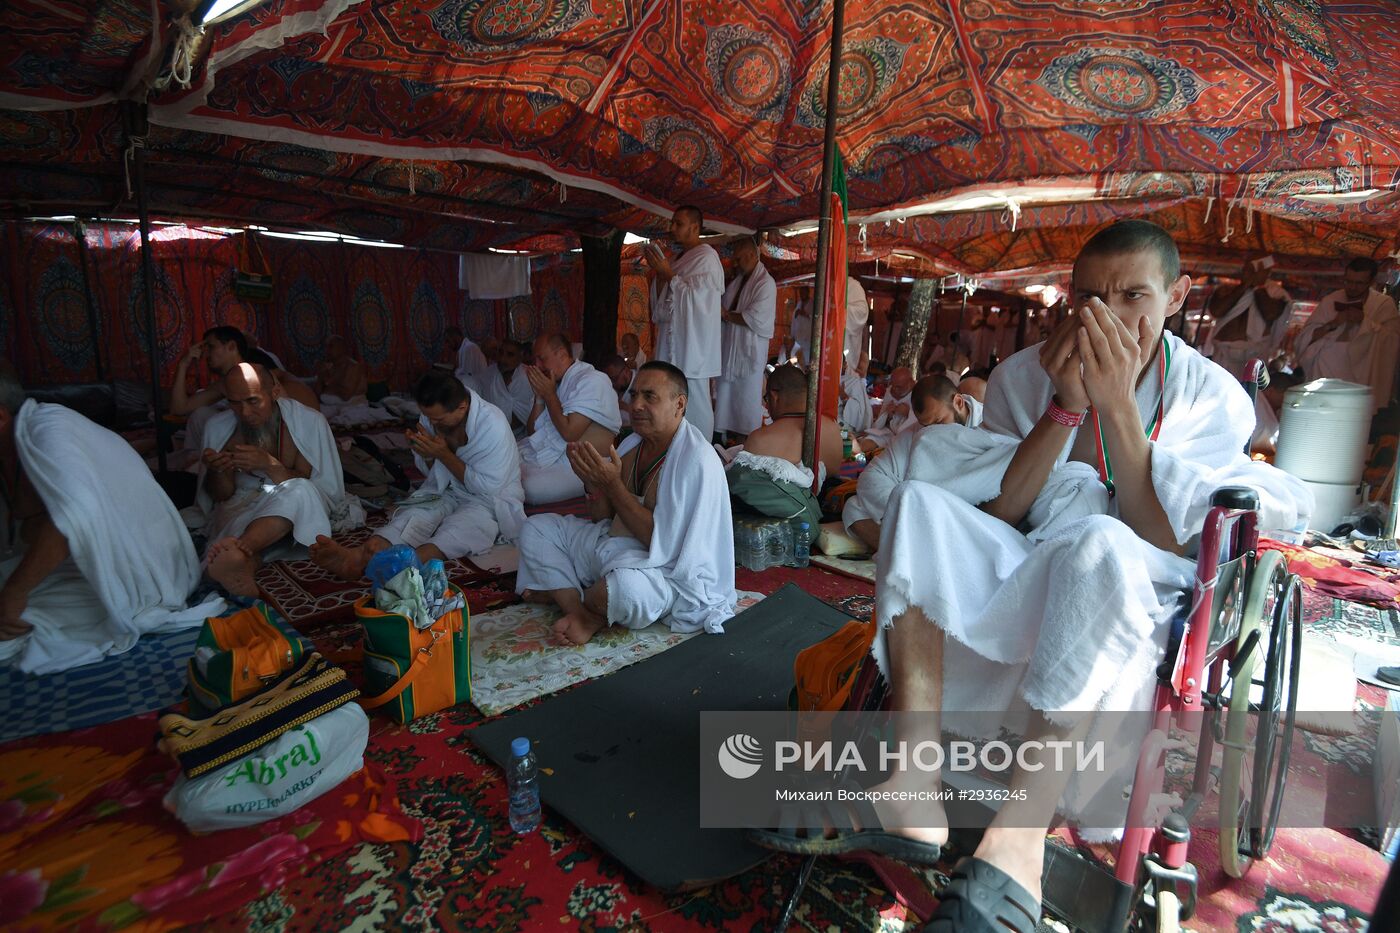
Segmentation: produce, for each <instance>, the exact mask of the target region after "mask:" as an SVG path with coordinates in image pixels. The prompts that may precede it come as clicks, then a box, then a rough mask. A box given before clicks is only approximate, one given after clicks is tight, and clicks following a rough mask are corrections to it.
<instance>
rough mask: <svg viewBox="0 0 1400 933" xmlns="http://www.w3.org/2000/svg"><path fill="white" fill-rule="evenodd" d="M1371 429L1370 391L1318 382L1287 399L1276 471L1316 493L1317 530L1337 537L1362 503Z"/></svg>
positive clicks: (1341, 383) (1336, 381)
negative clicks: (1336, 531)
mask: <svg viewBox="0 0 1400 933" xmlns="http://www.w3.org/2000/svg"><path fill="white" fill-rule="evenodd" d="M1370 429H1371V388H1370V386H1363V385H1357V384H1356V383H1353V382H1345V381H1343V380H1341V379H1318V380H1315V381H1313V382H1309V383H1306V384H1304V385H1300V386H1294V387H1293V388H1291V389H1289V390H1288V393H1287V394H1286V395H1285V396H1284V400H1283V411H1282V412H1280V414H1279V431H1278V453H1277V455H1276V456H1275V458H1274V466H1276V467H1278V468H1279V469H1280V470H1284V471H1286V472H1288V473H1291V474H1293V475H1294V476H1296V477H1298V478H1299V479H1300V480H1302V481H1303V482H1305V483H1307V484H1308V488H1310V489H1311V490H1312V491H1313V495H1314V497H1316V499H1317V508H1316V509H1315V510H1314V511H1313V516H1312V520H1311V521H1310V522H1309V525H1310V526H1311V527H1312V528H1316V529H1318V530H1319V531H1331V530H1332V529H1333V528H1335V527H1336V526H1337V525H1338V524H1340V523H1341V521H1342V519H1344V518H1345V517H1346V516H1347V514H1348V513H1350V512H1351V511H1352V510H1353V509H1354V508H1356V506H1357V505H1358V504H1359V503H1360V501H1361V472H1362V470H1363V469H1364V468H1365V466H1366V449H1367V437H1368V435H1369V432H1370Z"/></svg>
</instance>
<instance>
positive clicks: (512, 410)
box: [480, 366, 535, 431]
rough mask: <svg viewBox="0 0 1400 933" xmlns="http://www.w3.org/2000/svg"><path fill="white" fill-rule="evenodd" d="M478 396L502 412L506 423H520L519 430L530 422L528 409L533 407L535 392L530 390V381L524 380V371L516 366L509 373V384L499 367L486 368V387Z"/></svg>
mask: <svg viewBox="0 0 1400 933" xmlns="http://www.w3.org/2000/svg"><path fill="white" fill-rule="evenodd" d="M480 394H482V395H484V396H486V400H487V401H488V402H490V403H491V404H492V405H495V406H496V407H497V408H499V409H500V410H501V411H502V412H504V413H505V416H506V420H507V421H510V420H511V419H514V420H515V421H518V422H520V424H521V425H522V428H521V429H520V430H522V431H523V430H524V428H523V425H525V424H526V422H528V421H529V420H530V409H532V408H534V407H535V392H534V390H533V389H531V388H530V380H529V379H526V378H525V370H523V369H521V368H520V367H518V366H517V367H516V368H515V371H514V372H513V373H511V380H510V382H506V377H505V374H504V373H502V372H501V368H500V367H499V366H490V367H488V368H487V370H486V385H485V386H484V387H482V389H481V391H480Z"/></svg>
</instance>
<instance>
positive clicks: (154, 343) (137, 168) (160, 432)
mask: <svg viewBox="0 0 1400 933" xmlns="http://www.w3.org/2000/svg"><path fill="white" fill-rule="evenodd" d="M132 116H133V118H134V119H140V120H141V123H142V124H143V126H144V124H145V113H144V112H141V113H139V114H133V115H132ZM128 138H129V139H130V140H131V142H132V143H134V145H133V146H132V162H133V163H134V164H133V166H132V179H131V183H132V187H133V188H135V189H136V216H137V218H139V220H140V222H141V226H140V229H141V280H142V282H143V283H144V284H145V286H146V287H145V289H144V291H145V296H144V297H145V301H144V302H143V305H144V310H145V315H146V355H147V356H149V357H150V360H151V413H152V417H153V418H154V419H155V423H156V465H157V469H158V470H159V471H160V475H162V476H164V475H165V472H166V462H165V405H164V404H163V402H162V400H161V397H160V338H159V336H158V335H157V334H156V270H155V262H154V261H153V260H152V259H151V212H150V207H149V205H148V204H147V203H146V146H145V143H146V140H145V138H144V133H143V134H142V137H141V138H139V139H137V138H133V137H132V134H131V132H130V128H128Z"/></svg>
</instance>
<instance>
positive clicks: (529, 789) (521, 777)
mask: <svg viewBox="0 0 1400 933" xmlns="http://www.w3.org/2000/svg"><path fill="white" fill-rule="evenodd" d="M510 754H511V760H510V767H509V768H508V769H507V770H506V786H507V787H509V788H510V828H511V829H513V830H515V831H516V833H518V834H520V835H522V836H523V835H524V834H526V833H532V832H534V831H535V830H537V829H539V827H540V781H539V775H538V774H537V772H536V770H535V753H534V752H532V751H530V740H529V739H527V738H525V737H524V736H521V737H520V738H518V739H515V740H513V741H512V742H511V743H510Z"/></svg>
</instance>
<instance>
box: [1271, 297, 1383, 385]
mask: <svg viewBox="0 0 1400 933" xmlns="http://www.w3.org/2000/svg"><path fill="white" fill-rule="evenodd" d="M1339 304H1341V305H1345V304H1347V297H1346V292H1345V291H1344V290H1342V289H1338V290H1337V291H1335V292H1332V293H1331V294H1329V295H1326V296H1324V297H1323V299H1322V300H1321V301H1320V302H1318V304H1317V310H1316V311H1314V312H1313V313H1312V317H1310V318H1309V319H1308V323H1307V326H1306V327H1304V328H1303V332H1302V333H1301V334H1299V335H1298V339H1297V341H1296V343H1295V344H1294V351H1293V352H1294V356H1295V357H1296V358H1297V360H1298V367H1297V368H1299V369H1301V370H1302V371H1303V374H1304V375H1305V376H1306V377H1307V378H1308V379H1309V380H1313V379H1345V380H1346V381H1347V382H1355V383H1358V384H1360V385H1369V386H1370V387H1371V393H1372V401H1373V403H1374V404H1375V406H1376V407H1381V406H1384V405H1385V404H1386V403H1387V402H1389V401H1390V396H1391V393H1392V391H1393V390H1394V387H1395V359H1396V351H1397V349H1400V312H1397V311H1396V307H1395V299H1394V298H1391V297H1390V296H1389V295H1386V294H1384V293H1383V292H1378V291H1376V290H1374V289H1369V290H1367V292H1366V298H1365V299H1364V304H1363V305H1362V315H1363V316H1362V320H1361V323H1360V324H1341V325H1339V326H1337V327H1336V328H1334V329H1332V330H1331V331H1330V332H1329V333H1326V334H1321V335H1320V334H1319V331H1321V330H1322V329H1323V327H1325V326H1326V325H1328V324H1330V323H1332V322H1333V321H1335V320H1336V318H1337V306H1338V305H1339Z"/></svg>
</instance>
